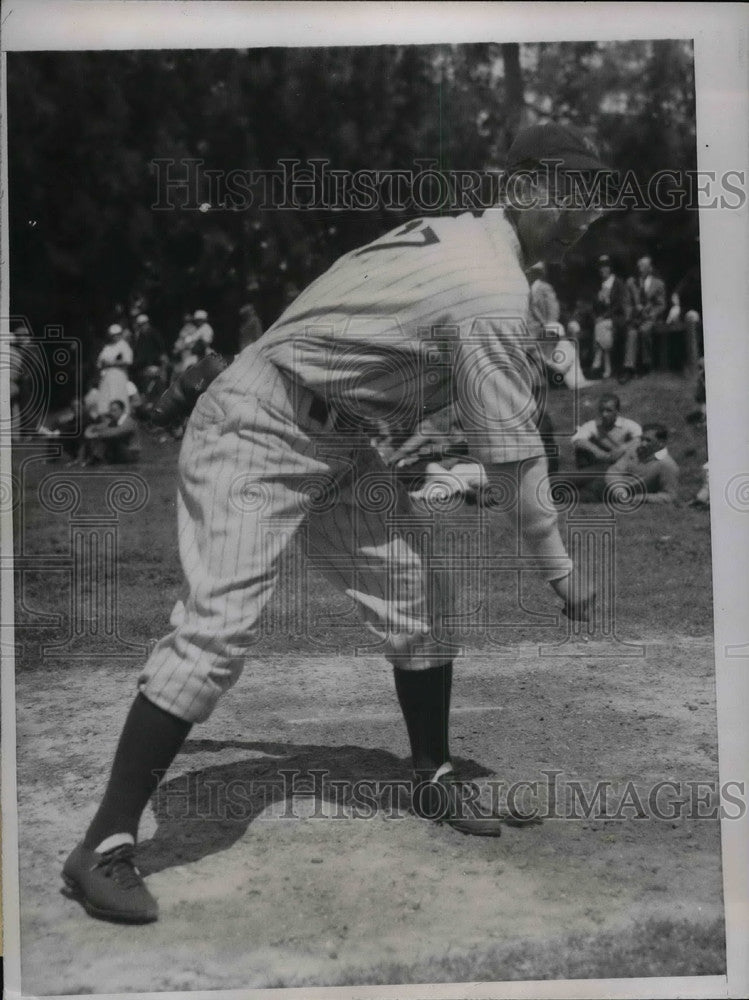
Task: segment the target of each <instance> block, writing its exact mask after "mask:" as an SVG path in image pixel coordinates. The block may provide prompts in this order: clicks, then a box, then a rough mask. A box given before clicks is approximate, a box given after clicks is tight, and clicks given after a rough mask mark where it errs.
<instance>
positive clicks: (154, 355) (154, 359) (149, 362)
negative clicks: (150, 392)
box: [131, 313, 169, 395]
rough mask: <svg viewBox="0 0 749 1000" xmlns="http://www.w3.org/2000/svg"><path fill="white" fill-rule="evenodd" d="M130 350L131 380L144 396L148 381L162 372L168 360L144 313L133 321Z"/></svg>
mask: <svg viewBox="0 0 749 1000" xmlns="http://www.w3.org/2000/svg"><path fill="white" fill-rule="evenodd" d="M132 348H133V368H132V375H131V378H132V380H133V382H135V384H136V386H137V387H138V391H139V392H140V393H141V394H143V395H145V394H146V392H147V388H148V385H149V383H150V381H151V380H152V379H153V378H155V377H156V376H157V375H158V374H159V373H160V372H161V371H162V369H163V368H164V367H165V365H166V364H167V362H168V360H169V358H168V355H167V352H166V348H165V346H164V339H163V337H162V336H161V334H160V333H159V331H158V330H157V329H156V327H155V326H152V325H151V321H150V319H149V318H148V316H146V315H145V313H141V314H140V316H138V318H137V319H136V321H135V329H134V330H133V342H132Z"/></svg>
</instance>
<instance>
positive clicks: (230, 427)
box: [63, 373, 325, 923]
mask: <svg viewBox="0 0 749 1000" xmlns="http://www.w3.org/2000/svg"><path fill="white" fill-rule="evenodd" d="M270 374H271V377H272V373H270ZM278 395H279V397H280V398H276V399H274V400H273V403H274V405H273V406H266V405H263V404H261V403H260V402H259V401H258V402H256V405H255V409H254V411H253V412H252V413H250V414H249V415H248V414H244V416H243V417H240V416H238V415H237V414H236V413H231V412H229V413H227V412H225V411H224V410H223V409H222V406H221V403H220V402H219V400H220V399H221V396H220V394H219V393H216V394H215V395H214V394H213V393H210V391H209V393H207V394H206V396H205V397H203V398H202V399H201V400H200V401H199V403H198V405H197V407H196V409H195V412H194V413H193V416H192V417H191V419H190V422H189V424H188V430H187V433H186V436H185V440H184V444H183V448H182V453H181V456H180V492H179V501H178V503H179V544H180V556H181V560H182V565H183V569H184V572H185V576H186V580H187V584H188V594H187V597H186V600H185V601H184V603H182V602H180V603H178V605H177V606H176V607H175V611H174V614H173V616H172V625H173V630H172V632H171V633H170V634H169V635H168V636H166V637H165V638H164V639H162V640H161V641H160V642H159V643H158V644H157V645H156V647H155V648H154V650H153V652H152V653H151V656H150V657H149V659H148V662H147V663H146V665H145V668H144V670H143V672H142V674H141V677H140V681H139V688H140V690H139V694H138V696H137V698H136V699H135V702H134V704H133V705H132V707H131V710H130V714H129V715H128V718H127V720H126V722H125V726H124V729H123V731H122V735H121V738H120V742H119V745H118V747H117V751H116V754H115V758H114V762H113V766H112V771H111V775H110V779H109V783H108V785H107V788H106V791H105V793H104V797H103V799H102V802H101V805H100V807H99V809H98V811H97V813H96V815H95V816H94V818H93V820H92V822H91V824H90V826H89V829H88V831H87V833H86V835H85V837H84V839H83V841H82V843H81V844H79V846H78V847H77V848H76V849H75V850H74V851H73V853H72V854H71V855H70V857H69V858H68V860H67V861H66V863H65V866H64V869H63V877H64V879H65V882H66V884H67V886H68V888H69V890H70V891H71V893H72V894H73V895H74V896H76V897H77V898H79V899H80V900H81V902H82V903H83V905H84V907H85V908H86V910H87V911H88V912H89V913H90V914H91V915H92V916H96V917H100V918H102V919H108V920H119V921H128V922H138V923H140V922H148V921H151V920H155V919H156V917H157V906H156V902H155V900H154V899H153V897H152V896H151V895H150V893H149V892H148V890H147V889H146V887H145V885H144V883H143V880H142V878H141V876H140V874H139V873H138V870H137V868H136V867H135V864H134V849H135V842H136V839H137V831H138V825H139V821H140V818H141V814H142V812H143V810H144V809H145V807H146V805H147V803H148V801H149V798H150V797H151V795H152V794H153V792H154V791H155V789H156V787H157V785H158V782H159V781H160V779H161V778H162V777H163V775H164V773H165V772H166V771H167V769H168V768H169V766H170V765H171V763H172V761H173V759H174V757H175V756H176V755H177V753H178V752H179V750H180V748H181V746H182V744H183V742H184V740H185V739H186V737H187V735H188V733H189V731H190V728H191V726H192V724H193V723H194V722H201V721H204V720H205V719H207V718H208V716H209V715H210V713H211V711H212V710H213V707H214V706H215V704H216V702H217V700H218V698H219V697H220V695H221V694H222V693H223V692H224V691H226V690H227V689H228V688H230V687H231V686H232V685H233V684H234V683H235V682H236V681H237V679H238V678H239V675H240V673H241V670H242V667H243V664H244V659H245V656H246V652H247V648H248V646H249V645H250V644H251V643H252V641H253V637H254V634H255V628H256V623H257V621H258V618H259V616H260V613H261V611H262V608H263V607H264V605H265V604H266V603H267V601H268V599H269V598H270V596H271V594H272V592H273V588H274V585H275V581H276V575H277V569H276V566H277V562H278V559H279V556H280V555H281V553H282V552H283V550H284V548H285V546H286V544H287V543H288V541H290V540H291V538H292V536H293V534H294V531H295V529H296V527H297V526H298V525H299V523H300V522H301V521H302V519H303V518H304V516H305V513H306V510H305V501H306V498H307V493H308V492H309V489H310V483H311V482H313V481H314V477H315V476H316V475H319V474H320V473H321V472H323V473H324V472H325V467H324V465H323V464H322V463H320V461H319V460H317V459H316V458H315V456H314V453H313V450H312V449H310V448H309V447H308V444H309V442H308V441H307V440H306V439H305V436H304V434H303V433H302V434H300V432H299V428H298V427H297V426H296V424H295V422H294V416H295V415H294V414H291V415H289V413H288V412H286V411H285V410H284V406H285V396H284V395H283V394H282V392H281V389H280V388H279V393H278ZM266 401H267V400H266ZM248 405H251V404H249V403H248V402H247V401H245V406H248ZM294 434H295V435H296V437H294Z"/></svg>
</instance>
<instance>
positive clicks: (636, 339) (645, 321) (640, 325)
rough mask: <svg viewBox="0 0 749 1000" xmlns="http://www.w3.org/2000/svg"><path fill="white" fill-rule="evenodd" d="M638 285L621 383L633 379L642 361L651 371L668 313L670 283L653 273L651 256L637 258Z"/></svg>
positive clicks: (644, 370) (625, 346)
mask: <svg viewBox="0 0 749 1000" xmlns="http://www.w3.org/2000/svg"><path fill="white" fill-rule="evenodd" d="M631 287H632V286H631ZM634 287H635V288H636V301H635V303H634V310H633V314H632V317H631V319H630V321H629V324H628V326H627V335H626V339H625V343H624V365H623V371H622V374H621V376H620V379H619V381H620V382H627V381H629V379H630V378H632V376H633V375H634V374H635V372H636V371H637V370H638V361H639V366H640V370H641V371H643V372H648V371H650V369H651V368H652V367H653V335H654V332H655V329H656V327H657V326H658V325H659V324H660V323H662V322H663V318H664V315H665V313H666V286H665V284H664V283H663V281H662V280H661V279H660V278H659V277H658V276H657V275H656V274H655V273H654V272H653V261H652V259H651V258H650V257H641V258H640V259H639V260H638V261H637V278H636V285H635V286H634Z"/></svg>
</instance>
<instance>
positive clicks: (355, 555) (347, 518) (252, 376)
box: [139, 345, 450, 722]
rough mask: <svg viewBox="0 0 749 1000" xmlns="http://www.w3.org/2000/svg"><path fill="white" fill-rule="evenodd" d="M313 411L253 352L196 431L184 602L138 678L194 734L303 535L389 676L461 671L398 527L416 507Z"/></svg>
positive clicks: (185, 504)
mask: <svg viewBox="0 0 749 1000" xmlns="http://www.w3.org/2000/svg"><path fill="white" fill-rule="evenodd" d="M312 402H313V397H312V395H311V394H310V393H309V392H308V391H307V390H305V389H303V388H302V389H300V388H299V387H298V386H295V385H293V384H292V383H290V382H289V380H288V379H287V377H286V376H283V375H282V374H281V373H280V372H279V371H278V369H277V368H276V367H275V366H274V365H272V364H270V363H269V362H267V361H266V360H265V359H264V358H263V357H262V355H261V354H260V353H259V352H258V351H257V350H256V348H255V346H254V345H253V346H251V347H249V348H247V349H246V350H245V351H244V352H243V353H242V354H241V355H240V356H239V358H237V359H236V361H235V362H234V364H232V365H231V366H230V368H228V369H227V370H226V371H225V372H224V373H222V374H221V375H220V376H219V377H218V378H217V379H216V381H215V382H214V383H213V384H212V385H211V386H210V387H209V389H208V391H207V392H206V393H205V394H204V395H203V396H201V398H200V399H199V400H198V403H197V406H196V407H195V410H194V411H193V414H192V416H191V418H190V420H189V422H188V425H187V430H186V433H185V437H184V439H183V444H182V450H181V454H180V463H179V492H178V525H179V549H180V558H181V561H182V567H183V571H184V575H185V579H186V585H187V586H186V592H185V597H184V600H181V601H179V602H178V603H177V604H176V606H175V608H174V611H173V613H172V617H171V622H170V623H171V626H172V631H171V632H170V633H169V634H168V635H167V636H165V637H164V638H163V639H162V640H161V641H160V642H158V643H157V645H156V646H155V647H154V649H153V651H152V653H151V655H150V657H149V659H148V661H147V663H146V664H145V667H144V669H143V671H142V674H141V676H140V679H139V688H140V690H141V691H142V693H143V694H144V695H145V696H146V697H147V698H148V699H149V700H150V701H152V702H153V703H154V704H156V705H158V706H159V707H160V708H163V709H164V710H166V711H168V712H171V713H172V714H174V715H176V716H178V717H180V718H182V719H185V720H186V721H192V722H201V721H204V720H205V719H206V718H208V716H209V715H210V713H211V711H212V710H213V708H214V706H215V704H216V702H217V700H218V698H219V697H220V696H221V695H222V694H223V693H224V692H225V691H226V690H228V689H229V688H230V687H232V685H234V684H235V683H236V682H237V680H238V679H239V676H240V674H241V672H242V668H243V666H244V662H245V659H246V658H247V656H248V654H249V653H250V652H251V648H252V645H253V642H254V641H256V638H257V635H258V621H259V618H260V615H261V612H262V610H263V608H264V607H265V605H266V604H267V602H268V601H269V599H270V598H271V596H272V593H273V591H274V588H275V584H276V580H277V576H278V564H279V559H280V557H281V555H282V554H283V552H284V550H285V549H286V547H287V546H288V544H289V543H290V542H291V540H292V538H293V536H294V535H295V533H296V532H297V530H298V529H299V528H300V527H301V526H302V525H303V524H304V525H305V532H304V538H305V543H306V557H307V561H308V563H310V564H311V565H313V566H314V567H315V569H318V570H320V571H322V572H323V573H324V574H325V576H326V577H327V578H328V579H329V580H331V582H333V583H334V584H335V585H336V586H337V587H338V588H340V589H341V590H343V591H344V592H345V593H346V594H348V595H349V596H350V597H351V598H353V600H354V602H355V604H356V606H357V608H358V610H359V613H360V615H361V617H362V619H363V621H364V622H365V623H366V625H367V626H368V627H369V628H370V630H372V631H373V632H374V633H375V634H376V635H377V636H378V637H379V638H380V640H381V647H380V648H381V649H382V651H383V653H384V655H385V656H386V658H387V659H388V660H389V661H390V662H391V663H393V664H394V665H397V666H399V667H401V668H404V669H425V668H427V667H431V666H434V665H436V664H438V663H442V662H445V660H446V659H449V658H450V657H449V656H446V655H445V653H444V651H441V650H440V646H439V643H438V642H437V641H436V640H435V639H434V638H433V636H432V635H431V634H430V613H429V607H428V605H429V600H428V598H427V589H428V588H427V587H426V586H425V583H424V580H423V573H422V567H421V560H420V557H419V555H418V551H417V548H418V546H417V545H414V544H412V543H411V542H410V541H409V539H407V538H406V537H405V535H404V533H403V532H402V531H399V530H398V528H397V526H395V527H394V523H395V522H397V519H398V517H399V515H400V513H401V512H402V513H403V514H404V516H406V518H408V515H409V513H410V506H409V505H408V500H407V498H406V497H405V495H404V494H403V493H402V492H401V491H400V489H399V488H398V487H397V485H396V483H395V480H394V478H393V477H392V475H391V473H390V472H389V470H387V469H386V468H385V466H384V465H383V464H382V462H381V461H380V459H379V456H378V455H377V453H376V451H375V450H374V449H373V448H372V447H371V446H370V444H369V442H368V441H367V440H366V438H365V436H364V435H356V434H354V435H352V436H342V435H341V434H339V433H335V432H333V433H331V429H330V428H328V427H324V426H323V425H321V424H320V423H318V421H317V420H316V419H315V418H313V417H312V416H311V415H310V406H311V405H312ZM313 412H314V407H313Z"/></svg>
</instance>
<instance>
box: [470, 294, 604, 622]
mask: <svg viewBox="0 0 749 1000" xmlns="http://www.w3.org/2000/svg"><path fill="white" fill-rule="evenodd" d="M526 330H527V328H526V326H525V321H524V315H523V314H522V313H518V314H515V315H508V316H506V317H498V318H489V319H486V320H481V321H479V322H477V323H474V325H473V328H472V330H471V334H470V336H469V337H468V338H467V339H466V341H465V342H463V343H462V344H461V353H460V358H459V364H458V365H457V369H456V372H455V395H456V405H457V407H458V419H459V423H460V426H462V427H463V429H464V432H465V434H466V437H467V440H468V449H469V453H470V455H471V457H473V458H475V459H476V460H477V461H479V462H481V463H482V464H483V465H484V468H485V469H486V473H487V477H488V489H487V493H486V496H487V498H488V500H489V505H491V497H492V495H493V494H495V490H496V494H495V495H502V494H503V493H504V494H506V493H507V490H508V489H511V490H512V489H514V490H516V492H517V503H516V504H514V505H511V504H509V503H507V504H505V503H503V504H501V506H500V510H502V509H504V510H510V511H512V512H513V516H517V517H518V519H519V521H518V525H517V527H518V530H519V532H520V535H521V537H522V543H523V552H524V554H526V555H527V556H528V558H529V568H531V566H532V567H533V568H536V569H538V571H539V572H540V573H541V574H542V576H543V577H544V579H545V580H546V581H547V582H548V583H549V584H550V586H551V587H552V589H553V590H554V591H555V593H556V594H558V595H559V596H560V597H561V598H562V600H563V601H564V611H565V614H567V615H568V616H569V617H571V618H575V619H580V620H587V617H588V615H589V612H590V607H591V605H592V602H593V600H594V598H595V594H594V592H593V590H592V588H591V587H590V585H586V586H582V585H581V583H580V580H579V578H578V576H577V575H576V573H575V571H574V568H573V565H572V561H571V560H570V558H569V556H568V555H567V551H566V549H565V546H564V542H563V541H562V538H561V535H560V533H559V527H558V524H557V516H558V515H557V511H556V508H555V506H554V504H553V502H552V500H551V497H550V490H549V480H548V475H547V464H546V458H545V456H544V449H543V444H542V442H541V439H540V436H539V434H538V430H537V428H536V424H535V413H536V403H535V399H534V387H535V384H536V379H537V377H538V372H539V369H538V364H537V362H536V361H535V360H534V358H533V357H532V356H530V355H529V354H528V342H527V335H526ZM493 487H494V489H493Z"/></svg>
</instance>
